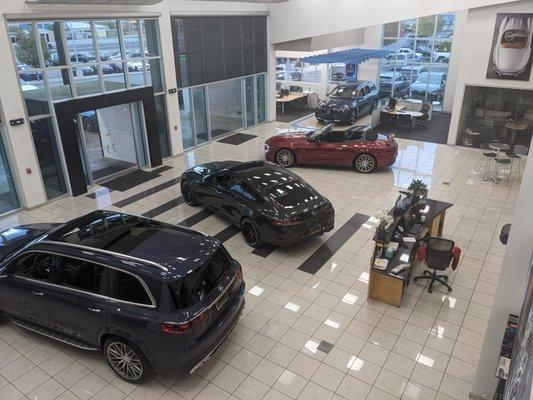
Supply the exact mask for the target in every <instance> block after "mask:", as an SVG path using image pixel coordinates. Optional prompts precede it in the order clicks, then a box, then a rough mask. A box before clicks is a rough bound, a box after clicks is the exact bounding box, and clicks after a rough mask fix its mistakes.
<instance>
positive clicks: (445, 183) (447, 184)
mask: <svg viewBox="0 0 533 400" xmlns="http://www.w3.org/2000/svg"><path fill="white" fill-rule="evenodd" d="M442 184H443V185H446V186H450V182H442Z"/></svg>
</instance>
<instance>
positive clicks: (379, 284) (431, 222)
mask: <svg viewBox="0 0 533 400" xmlns="http://www.w3.org/2000/svg"><path fill="white" fill-rule="evenodd" d="M413 206H414V205H410V206H409V207H407V208H406V210H405V212H404V213H402V215H399V216H397V217H395V221H394V222H393V224H392V226H391V228H390V230H389V233H388V234H387V235H386V236H385V237H377V236H374V241H375V242H376V243H375V245H374V251H373V252H372V257H371V258H370V273H369V280H368V298H370V299H374V300H379V301H382V302H384V303H387V304H391V305H393V306H396V307H400V305H401V303H402V297H403V293H404V288H405V286H406V285H407V284H409V281H410V279H411V270H412V267H411V268H409V269H405V270H403V271H402V272H400V273H399V274H398V275H394V274H392V270H393V269H394V268H396V267H397V266H398V265H401V264H405V263H411V265H412V263H413V262H414V254H415V252H416V250H417V249H418V243H417V242H409V243H403V246H402V245H399V246H398V250H397V251H396V254H395V255H394V256H393V257H392V258H391V259H390V260H389V262H388V264H387V268H386V269H384V270H378V269H375V268H373V265H374V261H375V259H376V257H377V256H378V255H383V254H384V253H385V250H386V248H387V246H388V245H389V243H391V242H392V241H393V235H394V231H395V230H396V228H397V227H398V225H399V223H400V221H401V219H402V217H403V216H404V215H405V214H406V213H408V212H411V211H412V207H413ZM451 206H452V204H450V203H445V202H443V201H438V200H432V199H426V207H425V208H424V209H423V210H422V211H421V215H422V216H424V218H425V219H424V221H423V223H422V227H426V228H427V229H428V230H429V231H428V234H429V236H432V237H440V236H442V229H443V227H444V220H445V217H446V210H447V209H448V208H450V207H451Z"/></svg>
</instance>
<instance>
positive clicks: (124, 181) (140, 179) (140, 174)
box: [100, 165, 172, 192]
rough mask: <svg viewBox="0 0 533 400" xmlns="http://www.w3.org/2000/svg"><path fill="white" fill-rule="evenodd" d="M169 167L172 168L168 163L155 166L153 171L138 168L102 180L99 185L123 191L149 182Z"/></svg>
mask: <svg viewBox="0 0 533 400" xmlns="http://www.w3.org/2000/svg"><path fill="white" fill-rule="evenodd" d="M169 169H172V167H169V166H168V165H163V166H162V167H159V168H156V169H154V170H153V171H143V170H141V169H139V170H137V171H133V172H132V173H129V174H127V175H124V176H121V177H119V178H115V179H112V180H110V181H107V182H102V183H101V184H100V186H103V187H106V188H108V189H110V190H117V191H119V192H125V191H126V190H129V189H131V188H134V187H135V186H138V185H142V184H143V183H146V182H149V181H151V180H152V179H155V178H157V177H159V176H161V175H160V174H159V173H160V172H163V171H167V170H169Z"/></svg>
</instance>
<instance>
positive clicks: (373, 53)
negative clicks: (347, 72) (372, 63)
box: [300, 49, 394, 79]
mask: <svg viewBox="0 0 533 400" xmlns="http://www.w3.org/2000/svg"><path fill="white" fill-rule="evenodd" d="M389 54H394V50H388V49H383V50H374V49H348V50H342V51H336V52H334V53H328V54H319V55H316V56H309V57H304V58H301V59H300V61H302V62H304V63H308V64H334V63H344V64H346V65H354V66H355V68H357V65H359V64H361V63H363V62H365V61H368V60H370V59H373V58H384V57H387V56H388V55H389ZM356 78H357V74H354V77H353V79H356Z"/></svg>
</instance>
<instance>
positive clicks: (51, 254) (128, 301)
mask: <svg viewBox="0 0 533 400" xmlns="http://www.w3.org/2000/svg"><path fill="white" fill-rule="evenodd" d="M243 307H244V281H243V276H242V269H241V266H240V265H239V263H238V262H237V261H235V260H233V259H232V258H231V256H230V255H229V254H228V252H227V251H226V250H225V249H224V247H223V246H222V245H221V244H220V242H219V241H218V240H216V239H214V238H211V237H209V236H206V235H204V234H202V233H200V232H197V231H194V230H191V229H187V228H182V227H177V226H173V225H169V224H165V223H161V222H157V221H153V220H150V219H147V218H142V217H137V216H133V215H128V214H122V213H117V212H110V211H96V212H93V213H90V214H88V215H85V216H83V217H80V218H78V219H75V220H73V221H71V222H68V223H65V224H62V225H59V224H35V225H24V226H20V227H17V228H11V229H8V230H7V231H4V232H2V233H1V234H0V310H1V311H2V312H3V313H4V314H5V315H6V316H7V317H8V318H9V319H10V320H11V321H12V322H14V323H15V324H17V325H19V326H21V327H23V328H26V329H29V330H31V331H34V332H38V333H40V334H43V335H45V336H48V337H51V338H54V339H57V340H60V341H62V342H65V343H68V344H71V345H73V346H76V347H79V348H82V349H86V350H103V353H104V355H105V357H106V359H107V361H108V363H109V365H110V366H111V368H112V369H113V370H114V371H115V373H117V374H118V375H119V376H120V377H121V378H123V379H125V380H127V381H130V382H140V381H142V380H143V379H145V378H146V376H147V375H149V374H150V373H151V372H155V373H158V374H164V373H176V372H178V373H179V372H182V373H186V372H191V373H192V372H194V371H195V370H196V369H197V368H199V367H200V366H201V365H202V364H203V363H204V362H205V361H207V359H208V358H209V357H210V356H211V354H212V353H213V352H214V351H215V350H216V349H217V347H218V346H219V345H220V344H221V343H222V341H223V340H224V339H225V338H226V337H227V335H228V334H229V333H230V331H231V330H232V328H233V327H234V326H235V324H236V323H237V321H238V319H239V317H240V315H241V312H242V309H243Z"/></svg>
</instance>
